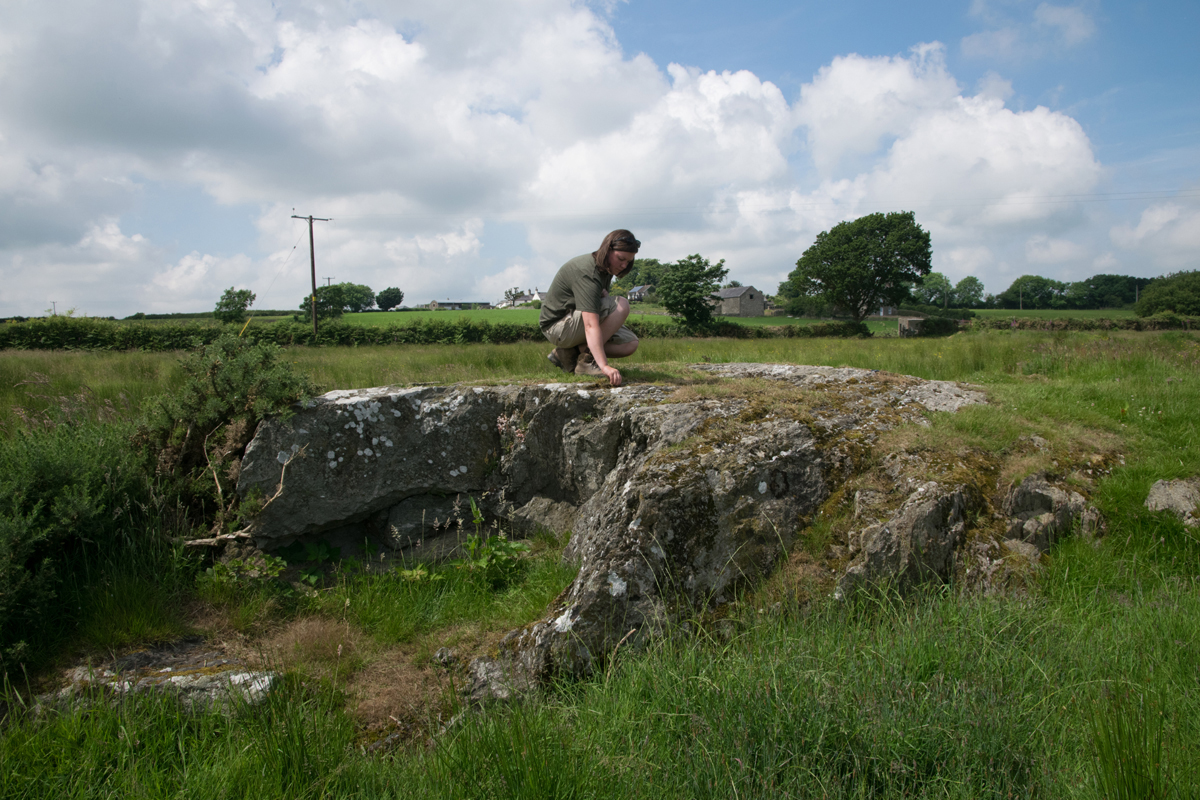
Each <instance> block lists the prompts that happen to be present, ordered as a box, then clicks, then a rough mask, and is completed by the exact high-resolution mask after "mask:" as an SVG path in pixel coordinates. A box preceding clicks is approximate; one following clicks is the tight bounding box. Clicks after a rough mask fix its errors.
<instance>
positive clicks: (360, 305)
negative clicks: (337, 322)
mask: <svg viewBox="0 0 1200 800" xmlns="http://www.w3.org/2000/svg"><path fill="white" fill-rule="evenodd" d="M337 285H338V286H340V287H341V289H342V311H343V312H348V313H351V314H358V313H360V312H363V311H366V310H367V309H368V308H370V307H371V306H373V305H375V293H374V292H373V291H371V287H370V286H363V285H362V284H360V283H339V284H337Z"/></svg>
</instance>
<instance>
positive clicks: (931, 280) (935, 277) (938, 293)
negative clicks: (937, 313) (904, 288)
mask: <svg viewBox="0 0 1200 800" xmlns="http://www.w3.org/2000/svg"><path fill="white" fill-rule="evenodd" d="M912 293H913V296H915V297H916V298H917V299H918V300H920V301H921V302H922V303H926V304H927V305H931V306H942V307H943V308H949V307H950V296H951V295H953V294H954V287H953V286H952V285H951V284H950V279H949V278H947V277H946V276H945V275H943V274H942V273H940V272H931V273H929V274H928V275H926V276H925V278H924V279H923V280H922V281H921V282H920V283H918V284H917V285H916V286H914V287H913V289H912Z"/></svg>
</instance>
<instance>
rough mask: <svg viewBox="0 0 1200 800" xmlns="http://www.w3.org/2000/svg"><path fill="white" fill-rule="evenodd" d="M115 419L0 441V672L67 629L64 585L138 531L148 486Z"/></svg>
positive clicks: (20, 433)
mask: <svg viewBox="0 0 1200 800" xmlns="http://www.w3.org/2000/svg"><path fill="white" fill-rule="evenodd" d="M129 432H130V431H129V428H128V427H127V426H125V425H123V424H120V423H108V424H102V423H96V422H83V423H79V424H59V425H56V426H49V427H42V428H37V429H18V430H16V431H14V432H12V433H10V434H9V435H8V436H6V437H4V438H3V439H2V440H0V667H3V671H5V672H7V671H9V670H10V669H11V668H12V667H13V666H14V665H15V664H17V663H19V662H25V661H28V660H30V659H31V658H33V659H36V658H37V656H38V652H36V651H38V650H39V649H44V648H45V646H46V645H47V642H48V641H49V640H54V639H56V638H57V637H58V634H60V633H61V632H63V631H65V630H66V629H69V628H70V627H71V624H72V622H73V621H74V619H75V618H76V617H77V616H78V614H77V609H74V608H68V607H67V604H66V600H65V598H64V582H66V581H68V580H70V579H71V578H72V576H74V575H76V574H78V573H80V572H82V571H84V570H85V569H86V567H87V565H88V564H89V563H90V562H94V561H95V560H96V557H97V556H98V555H100V554H102V553H104V552H106V551H108V550H111V549H113V548H115V547H117V546H119V545H122V544H124V545H129V544H131V543H132V538H133V537H134V536H135V535H136V532H137V531H139V530H142V529H144V527H143V525H142V523H143V522H144V520H143V517H142V512H143V510H144V509H145V507H146V505H147V504H148V503H149V502H150V494H151V493H150V485H149V481H148V480H147V478H146V475H145V472H144V471H143V470H142V468H141V465H140V463H139V462H138V459H137V457H136V454H135V453H134V451H133V450H132V448H130V446H129Z"/></svg>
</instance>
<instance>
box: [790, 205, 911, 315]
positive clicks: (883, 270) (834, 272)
mask: <svg viewBox="0 0 1200 800" xmlns="http://www.w3.org/2000/svg"><path fill="white" fill-rule="evenodd" d="M932 256H933V253H932V249H931V247H930V243H929V233H928V232H926V231H925V230H923V229H922V228H921V226H920V225H918V224H917V222H916V219H915V217H914V215H913V213H912V212H911V211H895V212H892V213H890V214H880V213H876V214H868V215H867V216H865V217H859V218H858V219H856V220H854V221H852V222H842V223H839V224H837V225H835V226H833V227H832V228H830V229H829V230H828V231H822V232H821V233H819V234H817V240H816V242H814V243H813V245H812V247H810V248H808V249H807V250H805V251H804V255H802V256H800V259H799V260H798V261H797V262H796V269H794V270H792V272H791V273H790V274H789V275H788V280H787V281H786V282H785V284H783V285H781V286H780V287H779V288H780V292H779V293H780V295H781V296H782V297H783V298H784V299H785V300H791V299H792V298H797V299H798V298H809V299H814V300H815V299H821V300H824V301H825V302H827V303H829V304H832V305H834V306H836V307H837V308H838V309H839V310H840V311H841V312H842V313H843V314H846V315H848V316H850V317H853V318H854V321H855V322H862V320H863V317H865V316H867V314H869V313H871V311H872V309H874V308H876V307H878V306H879V305H881V304H886V305H899V304H900V303H902V302H903V301H905V300H907V299H908V297H909V290H908V284H909V283H910V282H911V283H917V284H920V283H921V280H922V279H923V278H924V277H925V276H926V275H928V274H929V269H930V260H931V258H932Z"/></svg>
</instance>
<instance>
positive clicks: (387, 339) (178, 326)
mask: <svg viewBox="0 0 1200 800" xmlns="http://www.w3.org/2000/svg"><path fill="white" fill-rule="evenodd" d="M251 325H252V326H253V327H252V328H251V330H250V333H251V334H252V335H253V336H254V337H255V339H256V340H257V341H259V342H265V343H270V344H276V345H280V346H294V345H307V346H319V347H329V346H341V347H345V346H355V345H389V344H417V345H420V344H510V343H512V342H541V341H544V340H545V337H543V336H542V332H541V330H540V329H539V328H538V326H537V325H536V324H533V323H508V322H500V323H492V322H482V321H473V320H470V319H463V318H456V319H445V320H441V319H418V320H414V321H413V322H411V323H408V324H404V325H387V326H370V325H349V324H347V323H345V322H340V321H338V322H328V323H326V324H324V325H322V326H321V328H320V332H319V333H318V334H315V335H314V334H313V330H312V326H311V325H307V324H302V323H297V322H291V321H281V322H275V323H269V324H259V325H255V324H254V323H253V322H252V323H251ZM629 327H630V328H631V329H632V330H633V331H634V333H636V334H637V335H638V336H639V337H641V338H643V339H645V338H679V337H693V336H721V337H726V338H731V339H780V338H783V339H801V338H803V339H807V338H813V337H829V336H835V337H836V336H842V337H845V336H870V331H869V329H868V328H867V326H866V325H863V324H855V323H853V322H819V323H816V324H813V325H779V326H751V325H739V324H738V323H736V322H729V321H726V320H721V321H718V322H717V323H715V324H713V325H712V326H710V327H708V328H703V329H688V328H685V327H683V326H681V325H679V324H677V323H675V322H674V321H666V322H640V321H638V322H630V323H629ZM240 330H241V326H236V325H226V326H220V325H213V324H206V325H197V324H194V323H186V322H184V323H175V324H171V323H166V324H161V325H138V324H130V323H128V322H125V323H122V322H115V321H111V320H105V319H96V318H89V317H84V318H78V317H45V318H41V319H31V320H28V321H26V322H9V323H5V324H3V325H0V349H17V350H145V351H170V350H191V349H195V348H198V347H204V346H206V345H210V344H212V343H213V342H215V341H216V340H217V339H218V338H220V337H221V336H227V335H230V334H236V333H238V332H240Z"/></svg>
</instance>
